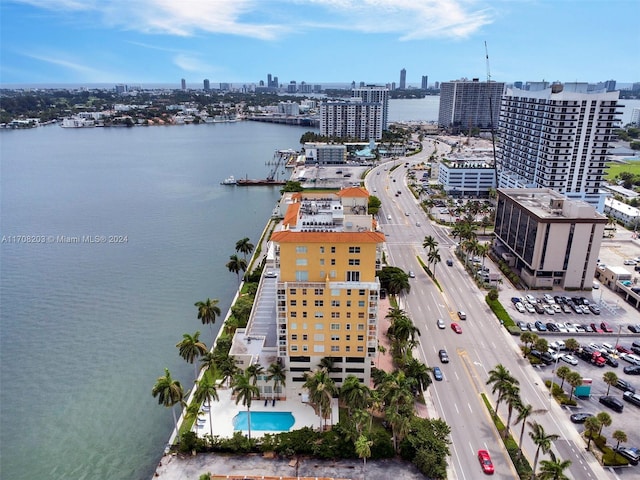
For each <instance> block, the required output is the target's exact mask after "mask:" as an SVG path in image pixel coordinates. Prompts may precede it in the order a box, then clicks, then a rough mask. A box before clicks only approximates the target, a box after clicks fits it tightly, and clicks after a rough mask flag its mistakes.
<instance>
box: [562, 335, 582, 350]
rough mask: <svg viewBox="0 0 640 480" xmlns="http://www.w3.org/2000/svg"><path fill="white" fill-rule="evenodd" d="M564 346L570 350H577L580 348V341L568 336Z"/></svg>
mask: <svg viewBox="0 0 640 480" xmlns="http://www.w3.org/2000/svg"><path fill="white" fill-rule="evenodd" d="M564 346H565V348H566V349H567V350H569V351H570V352H572V353H573V352H575V351H576V350H578V349H579V348H580V343H579V342H578V341H577V340H576V339H575V338H567V339H566V340H565V341H564Z"/></svg>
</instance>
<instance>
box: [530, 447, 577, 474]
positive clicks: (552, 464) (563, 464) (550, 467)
mask: <svg viewBox="0 0 640 480" xmlns="http://www.w3.org/2000/svg"><path fill="white" fill-rule="evenodd" d="M549 456H550V457H551V460H542V461H541V462H540V474H539V475H538V477H537V478H538V480H569V477H567V476H566V475H565V474H564V471H565V470H566V469H567V468H569V467H570V466H571V461H570V460H564V461H562V460H560V459H556V456H555V454H554V453H553V452H551V451H550V452H549Z"/></svg>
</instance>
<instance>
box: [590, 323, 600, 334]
mask: <svg viewBox="0 0 640 480" xmlns="http://www.w3.org/2000/svg"><path fill="white" fill-rule="evenodd" d="M591 328H593V331H594V332H596V333H602V329H601V328H600V327H599V326H598V325H596V324H595V323H592V324H591Z"/></svg>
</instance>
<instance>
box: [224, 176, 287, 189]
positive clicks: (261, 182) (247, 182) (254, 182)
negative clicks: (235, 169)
mask: <svg viewBox="0 0 640 480" xmlns="http://www.w3.org/2000/svg"><path fill="white" fill-rule="evenodd" d="M286 184H287V182H286V181H285V180H276V179H274V178H261V179H251V178H240V179H238V181H237V182H236V185H238V186H239V187H253V186H269V185H286Z"/></svg>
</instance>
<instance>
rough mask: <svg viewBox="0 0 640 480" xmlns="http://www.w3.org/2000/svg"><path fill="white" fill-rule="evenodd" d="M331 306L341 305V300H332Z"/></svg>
mask: <svg viewBox="0 0 640 480" xmlns="http://www.w3.org/2000/svg"><path fill="white" fill-rule="evenodd" d="M331 306H332V307H339V306H340V300H331Z"/></svg>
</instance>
